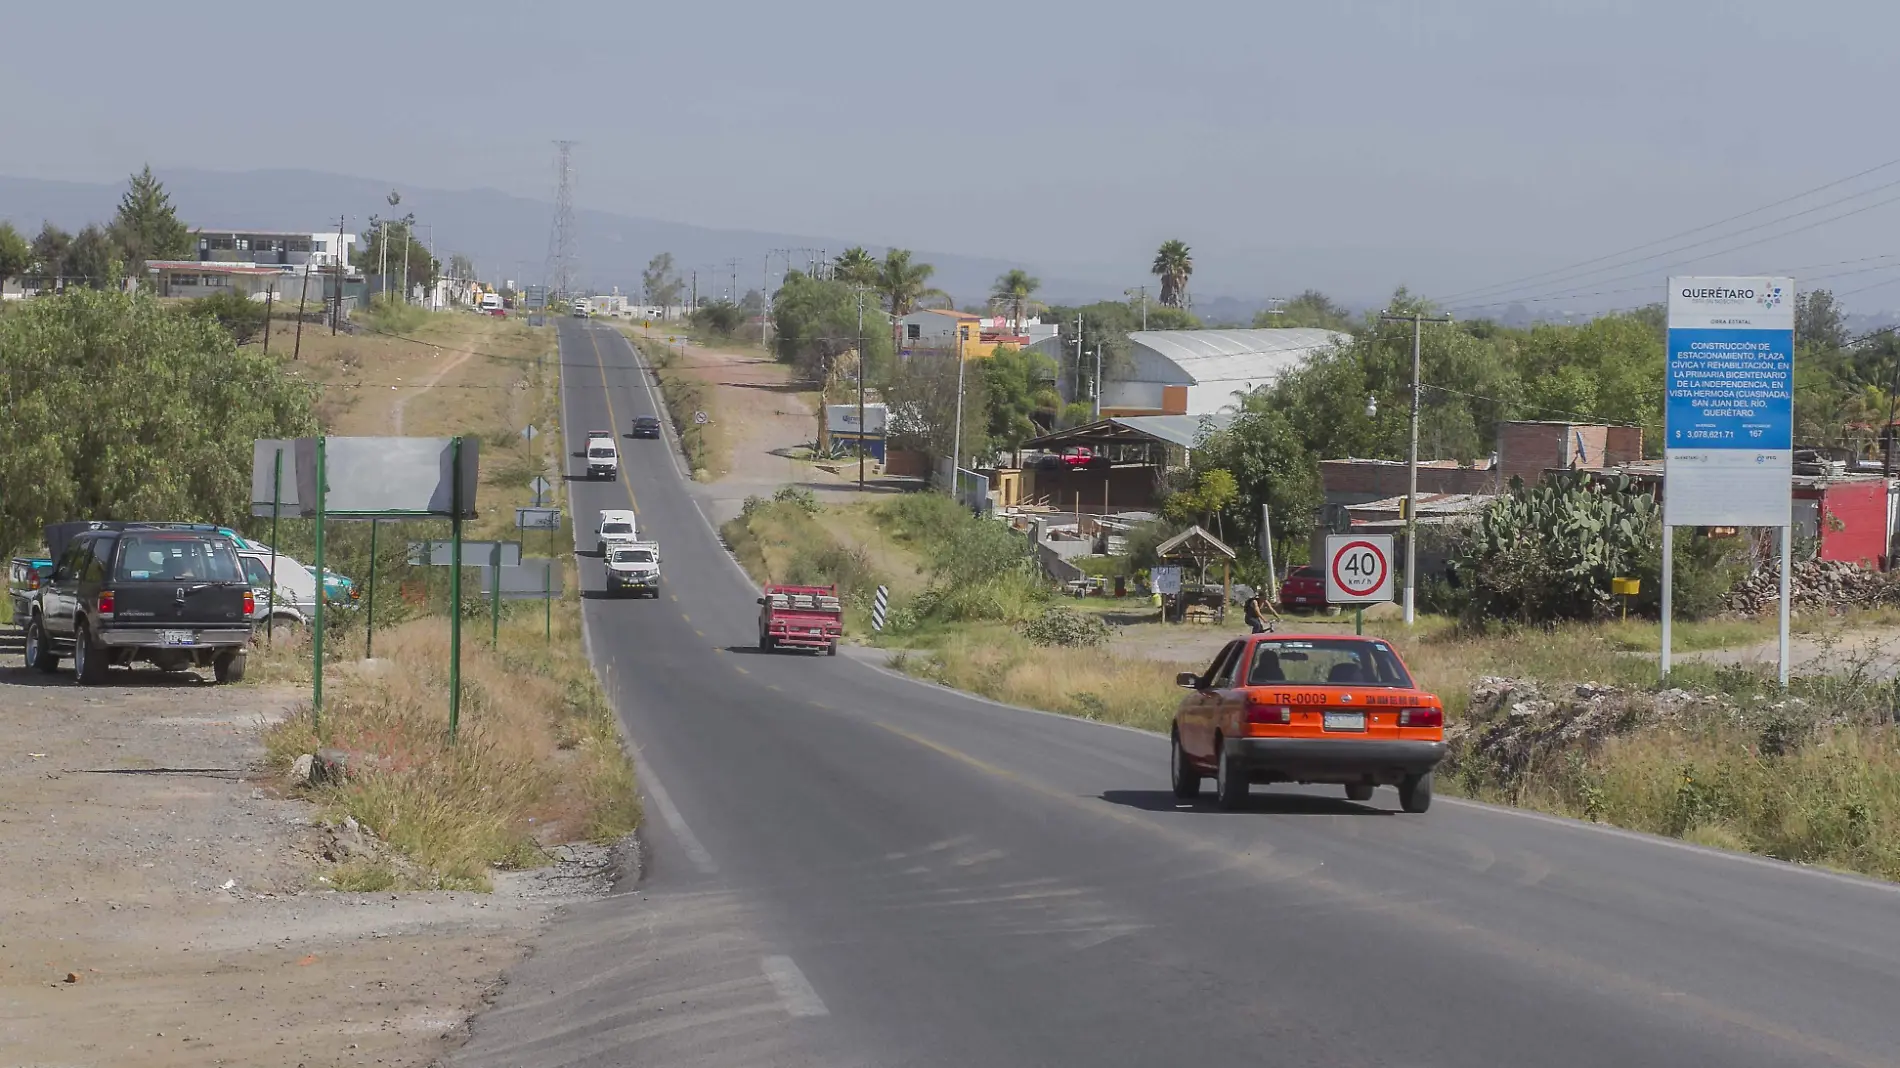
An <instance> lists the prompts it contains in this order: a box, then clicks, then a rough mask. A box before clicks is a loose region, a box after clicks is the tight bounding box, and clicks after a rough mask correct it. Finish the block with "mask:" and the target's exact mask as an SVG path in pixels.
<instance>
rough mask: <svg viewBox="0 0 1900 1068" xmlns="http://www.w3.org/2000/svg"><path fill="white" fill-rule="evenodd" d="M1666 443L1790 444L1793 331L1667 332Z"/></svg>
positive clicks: (1729, 446)
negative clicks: (1667, 435) (1667, 398)
mask: <svg viewBox="0 0 1900 1068" xmlns="http://www.w3.org/2000/svg"><path fill="white" fill-rule="evenodd" d="M1666 419H1667V426H1668V434H1669V437H1668V447H1669V448H1673V449H1743V450H1755V451H1759V450H1762V449H1792V448H1794V331H1793V330H1787V331H1781V330H1729V329H1711V330H1696V329H1683V330H1671V331H1669V405H1668V411H1667V413H1666Z"/></svg>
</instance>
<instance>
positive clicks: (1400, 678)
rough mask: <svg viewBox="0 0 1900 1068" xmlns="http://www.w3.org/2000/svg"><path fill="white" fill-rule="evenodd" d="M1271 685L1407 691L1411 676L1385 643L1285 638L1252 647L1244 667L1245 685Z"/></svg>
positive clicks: (1410, 686)
mask: <svg viewBox="0 0 1900 1068" xmlns="http://www.w3.org/2000/svg"><path fill="white" fill-rule="evenodd" d="M1274 683H1291V684H1293V685H1296V686H1298V685H1308V686H1382V687H1389V688H1392V689H1405V690H1409V689H1411V688H1412V677H1411V676H1410V675H1408V674H1406V672H1405V666H1404V665H1403V664H1400V663H1399V658H1398V657H1397V656H1395V655H1393V653H1392V647H1391V646H1389V645H1387V644H1385V643H1384V642H1377V641H1349V640H1346V639H1329V638H1288V639H1285V640H1281V641H1264V642H1260V643H1259V644H1257V645H1255V646H1254V652H1253V663H1252V664H1251V665H1250V666H1249V667H1248V668H1247V685H1249V686H1267V685H1271V684H1274Z"/></svg>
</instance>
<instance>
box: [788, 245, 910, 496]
mask: <svg viewBox="0 0 1900 1068" xmlns="http://www.w3.org/2000/svg"><path fill="white" fill-rule="evenodd" d="M787 270H790V268H787ZM857 344H858V492H859V493H863V492H864V445H865V441H864V438H865V433H864V289H863V287H859V288H858V342H857ZM886 410H887V411H888V410H889V409H886ZM888 433H889V426H888V424H887V425H886V434H887V435H888ZM890 450H891V447H890V444H889V442H888V441H887V442H886V443H885V445H884V457H885V462H886V463H889V462H890V455H891V452H890Z"/></svg>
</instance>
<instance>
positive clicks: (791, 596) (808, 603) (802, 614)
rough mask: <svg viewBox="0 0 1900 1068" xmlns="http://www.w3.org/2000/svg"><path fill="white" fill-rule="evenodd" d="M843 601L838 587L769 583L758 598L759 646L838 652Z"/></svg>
mask: <svg viewBox="0 0 1900 1068" xmlns="http://www.w3.org/2000/svg"><path fill="white" fill-rule="evenodd" d="M843 636H844V604H843V602H841V601H839V600H838V587H836V586H767V587H766V588H765V596H763V597H760V598H759V648H760V649H764V650H766V651H768V652H769V651H771V650H773V649H777V648H780V647H788V648H793V649H813V650H817V649H823V650H824V651H825V655H827V656H837V655H838V640H839V639H840V638H842V637H843Z"/></svg>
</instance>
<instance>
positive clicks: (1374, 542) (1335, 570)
mask: <svg viewBox="0 0 1900 1068" xmlns="http://www.w3.org/2000/svg"><path fill="white" fill-rule="evenodd" d="M1391 599H1392V535H1390V534H1328V535H1326V603H1327V604H1349V605H1367V604H1375V603H1378V602H1382V601H1390V600H1391Z"/></svg>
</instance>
